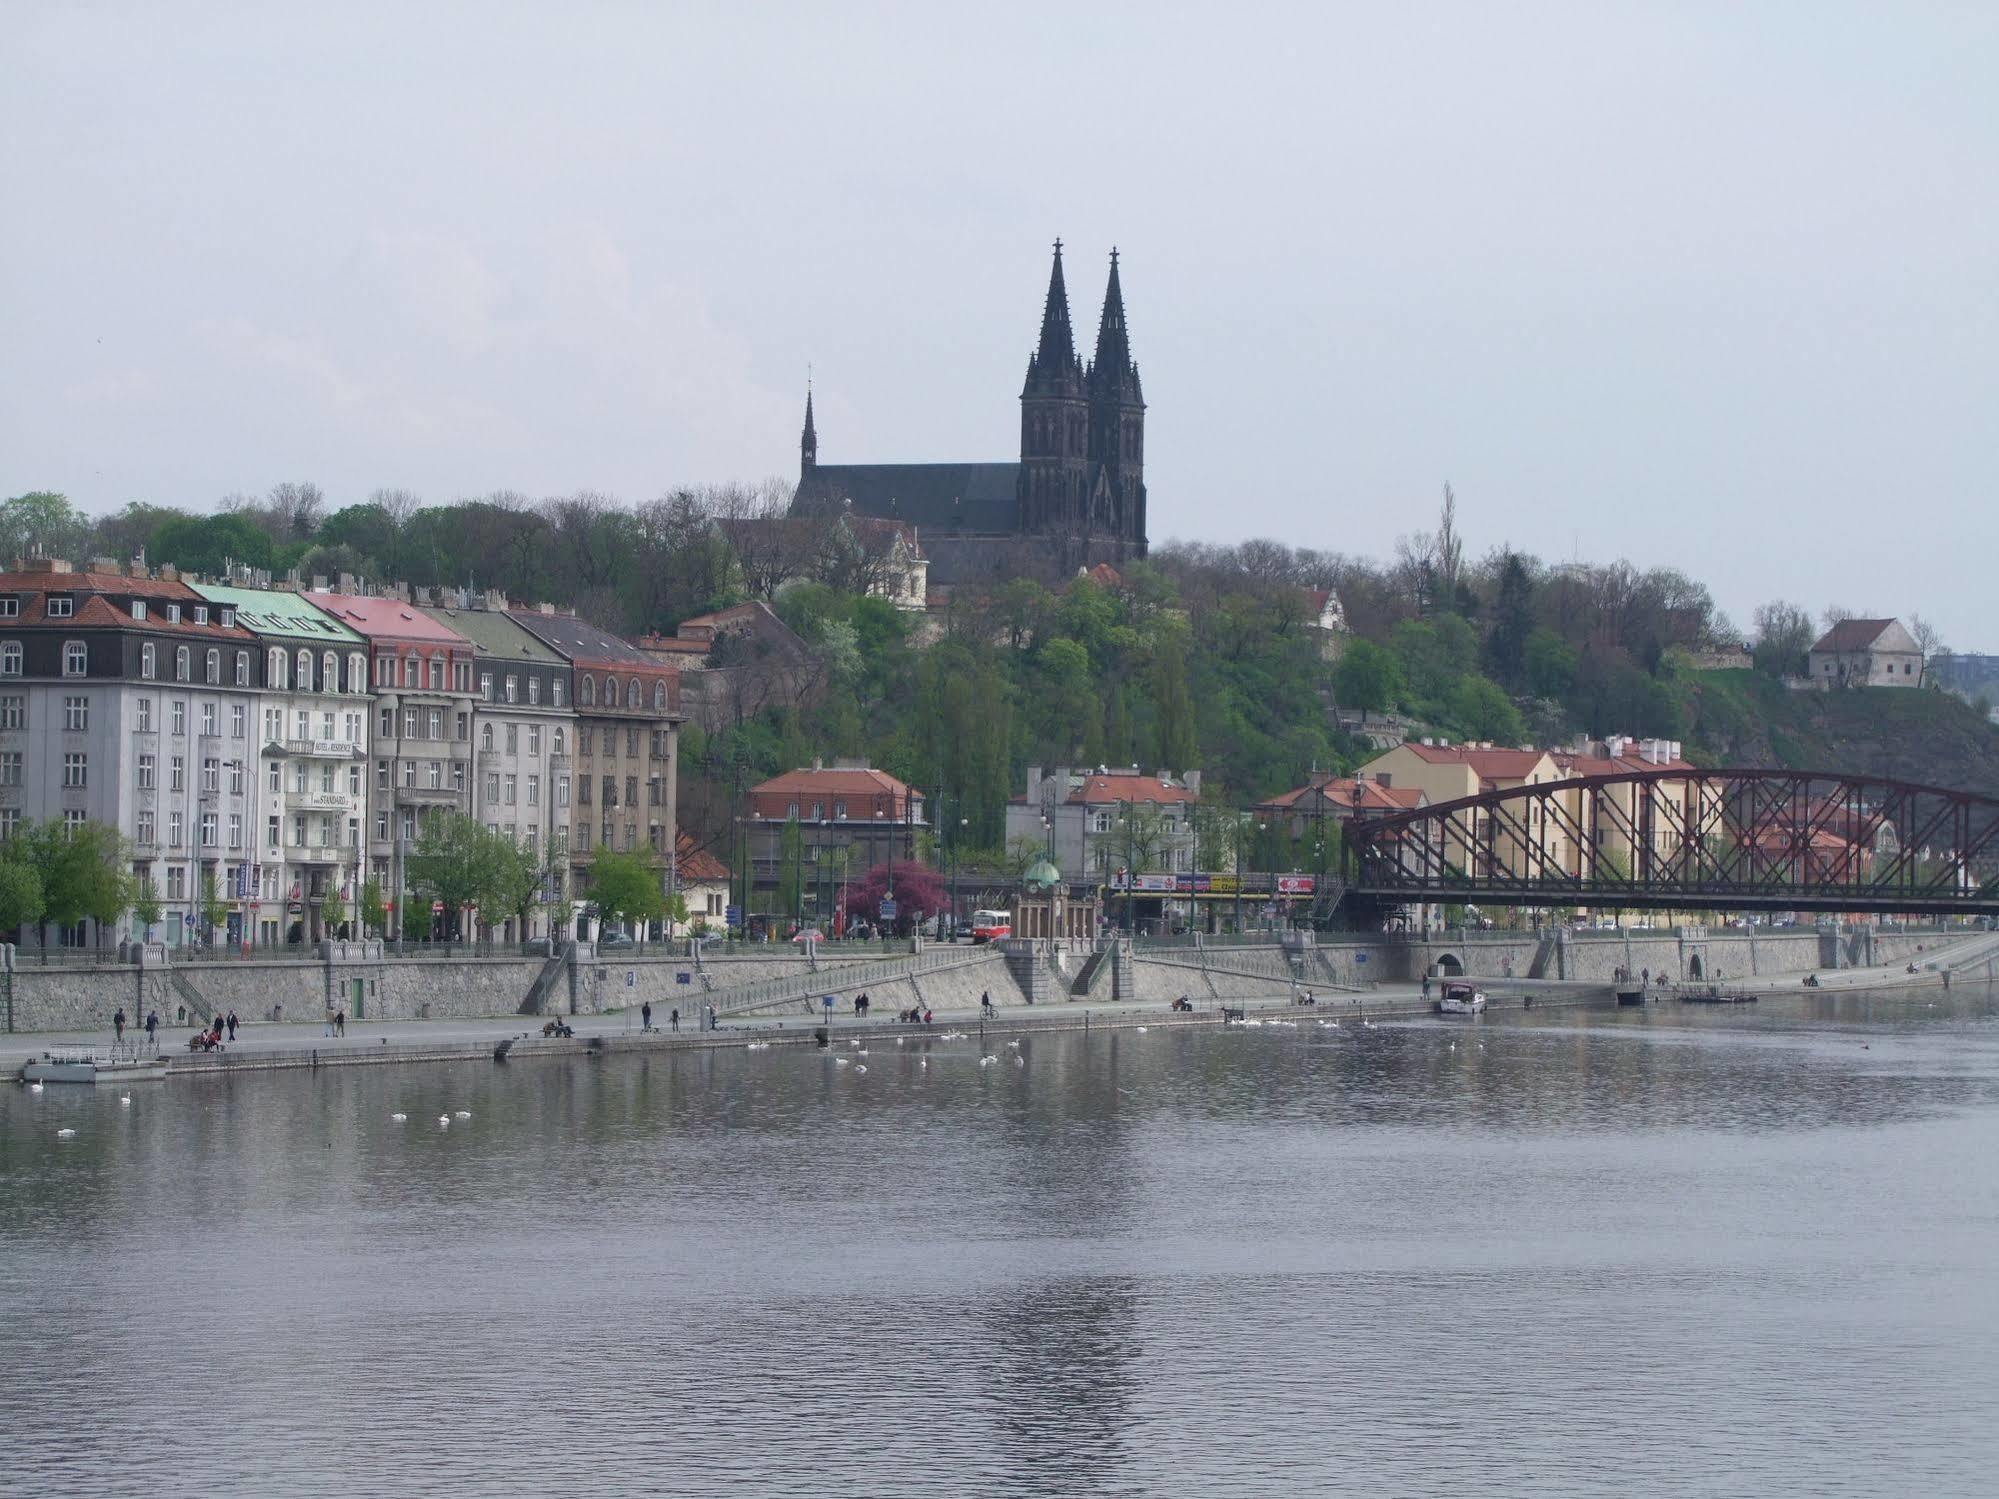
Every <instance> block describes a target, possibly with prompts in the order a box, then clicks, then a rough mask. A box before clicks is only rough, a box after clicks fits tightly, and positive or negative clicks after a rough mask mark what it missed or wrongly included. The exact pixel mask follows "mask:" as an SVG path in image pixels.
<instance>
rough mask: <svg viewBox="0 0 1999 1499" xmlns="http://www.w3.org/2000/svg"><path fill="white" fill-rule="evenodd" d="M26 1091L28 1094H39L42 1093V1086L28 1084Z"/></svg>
mask: <svg viewBox="0 0 1999 1499" xmlns="http://www.w3.org/2000/svg"><path fill="white" fill-rule="evenodd" d="M28 1091H29V1092H30V1093H39V1092H41V1091H42V1085H41V1084H40V1083H29V1084H28Z"/></svg>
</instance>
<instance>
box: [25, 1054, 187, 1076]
mask: <svg viewBox="0 0 1999 1499" xmlns="http://www.w3.org/2000/svg"><path fill="white" fill-rule="evenodd" d="M166 1075H167V1059H166V1058H165V1057H162V1056H151V1057H141V1056H108V1057H107V1056H100V1055H99V1054H98V1053H96V1052H93V1051H89V1050H86V1049H81V1048H71V1049H69V1050H67V1051H45V1052H43V1053H42V1054H41V1056H40V1057H39V1058H37V1059H36V1060H34V1061H32V1062H24V1063H23V1064H22V1065H21V1080H22V1081H23V1082H29V1083H156V1082H159V1081H160V1080H161V1079H162V1078H164V1077H165V1076H166Z"/></svg>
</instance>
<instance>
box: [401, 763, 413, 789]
mask: <svg viewBox="0 0 1999 1499" xmlns="http://www.w3.org/2000/svg"><path fill="white" fill-rule="evenodd" d="M403 785H404V786H406V787H411V788H414V787H415V785H416V761H414V760H405V761H403Z"/></svg>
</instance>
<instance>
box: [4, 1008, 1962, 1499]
mask: <svg viewBox="0 0 1999 1499" xmlns="http://www.w3.org/2000/svg"><path fill="white" fill-rule="evenodd" d="M1994 1014H1995V1006H1994V1001H1993V998H1992V996H1991V995H1990V994H1989V993H1976V994H1972V993H1962V992H1960V993H1955V994H1951V995H1948V996H1937V995H1927V996H1924V995H1918V996H1915V997H1913V998H1911V997H1908V996H1874V997H1866V996H1847V995H1839V996H1830V995H1813V996H1795V997H1790V998H1786V999H1784V1000H1782V1001H1779V1002H1773V1003H1765V1004H1763V1005H1759V1006H1756V1007H1753V1008H1751V1007H1744V1008H1743V1009H1739V1010H1719V1011H1702V1012H1692V1011H1688V1010H1686V1009H1675V1008H1668V1007H1654V1008H1652V1009H1649V1010H1646V1011H1643V1012H1609V1011H1593V1012H1580V1011H1561V1012H1557V1011H1542V1012H1536V1013H1534V1014H1531V1015H1528V1016H1524V1017H1507V1018H1506V1019H1504V1020H1501V1019H1492V1020H1488V1021H1486V1022H1483V1023H1479V1024H1476V1025H1469V1024H1468V1025H1462V1026H1457V1027H1451V1026H1447V1025H1444V1024H1440V1023H1428V1022H1426V1023H1421V1024H1409V1025H1385V1026H1381V1027H1378V1028H1376V1029H1373V1030H1369V1031H1362V1030H1360V1029H1358V1028H1355V1027H1351V1026H1343V1027H1342V1028H1340V1029H1339V1030H1337V1031H1334V1030H1332V1029H1330V1028H1327V1027H1321V1026H1319V1025H1317V1024H1316V1023H1314V1021H1313V1020H1311V1019H1307V1020H1306V1021H1304V1022H1302V1023H1301V1024H1300V1025H1299V1026H1298V1027H1297V1028H1296V1029H1286V1028H1283V1027H1264V1028H1260V1029H1257V1030H1243V1031H1232V1032H1230V1033H1228V1034H1217V1033H1215V1032H1212V1031H1201V1032H1193V1031H1175V1030H1169V1029H1164V1028H1155V1029H1154V1030H1152V1031H1151V1032H1150V1033H1149V1034H1146V1035H1143V1036H1141V1035H1138V1034H1136V1033H1134V1032H1129V1031H1126V1032H1117V1033H1111V1034H1108V1035H1105V1034H1097V1035H1091V1036H1088V1037H1085V1036H1080V1035H1070V1036H1032V1037H1028V1038H1025V1039H1024V1040H1023V1042H1022V1045H1021V1047H1020V1055H1021V1058H1022V1062H1023V1065H1020V1066H1014V1065H1013V1064H1012V1062H1011V1053H1010V1052H1009V1051H1008V1050H1007V1049H1006V1048H1005V1047H1004V1040H1005V1036H1004V1035H1003V1034H999V1035H995V1036H992V1037H988V1038H987V1040H986V1043H985V1046H984V1048H982V1047H981V1046H980V1044H979V1041H978V1038H976V1037H973V1038H967V1039H966V1040H963V1041H952V1042H942V1041H939V1040H937V1039H936V1038H934V1037H932V1038H928V1039H926V1040H924V1041H921V1042H916V1041H911V1042H908V1043H906V1044H905V1045H903V1046H900V1047H896V1046H893V1045H887V1046H884V1045H881V1044H879V1043H876V1044H872V1045H870V1047H869V1048H868V1050H869V1051H870V1053H871V1054H870V1055H869V1056H868V1057H867V1058H866V1059H865V1061H866V1064H867V1066H868V1070H867V1072H866V1073H861V1072H860V1071H859V1070H858V1066H857V1065H849V1066H846V1067H840V1066H837V1065H835V1063H834V1061H833V1059H832V1058H830V1057H827V1056H825V1055H822V1054H819V1053H816V1052H808V1051H799V1050H773V1051H770V1052H763V1053H750V1054H739V1053H732V1054H716V1053H689V1054H677V1055H670V1056H660V1055H654V1056H648V1057H643V1058H633V1059H628V1060H621V1061H596V1062H587V1063H586V1062H578V1063H573V1064H571V1063H532V1064H526V1065H517V1066H513V1067H506V1068H501V1067H493V1066H489V1065H452V1066H435V1067H406V1068H382V1069H361V1068H357V1069H346V1070H339V1071H328V1072H323V1073H320V1074H317V1075H311V1074H265V1075H243V1076H237V1077H222V1078H217V1079H213V1080H205V1081H203V1082H200V1083H177V1084H174V1085H171V1086H168V1087H165V1088H159V1089H151V1090H137V1091H135V1096H134V1104H133V1106H131V1107H130V1108H121V1107H120V1106H119V1105H118V1103H117V1100H116V1098H115V1097H104V1098H99V1097H97V1096H95V1095H94V1094H87V1093H84V1092H82V1091H81V1090H71V1091H67V1092H63V1091H59V1090H54V1089H51V1090H49V1091H47V1092H45V1093H43V1094H41V1095H35V1096H32V1097H31V1096H29V1095H27V1094H25V1093H23V1092H20V1091H18V1090H10V1091H8V1092H7V1093H6V1094H4V1095H0V1182H4V1188H5V1190H4V1191H0V1313H4V1315H3V1316H0V1360H4V1366H5V1367H7V1368H8V1369H10V1370H13V1371H29V1372H28V1373H27V1374H26V1376H25V1377H24V1376H22V1375H21V1374H20V1373H18V1372H17V1375H16V1378H14V1379H13V1380H11V1381H9V1383H8V1384H7V1386H6V1387H5V1388H4V1390H0V1430H5V1431H7V1432H8V1433H9V1434H10V1435H9V1437H8V1438H7V1439H6V1444H7V1448H8V1451H7V1454H6V1455H7V1458H8V1464H9V1466H8V1468H7V1470H6V1471H7V1472H8V1475H9V1477H8V1480H7V1481H8V1482H10V1483H20V1484H22V1485H24V1486H25V1487H27V1488H28V1489H30V1490H31V1491H34V1490H39V1491H47V1492H62V1493H93V1492H96V1493H134V1494H136V1493H188V1494H197V1493H198V1494H224V1493H246V1494H248V1493H270V1492H277V1491H283V1492H287V1493H299V1494H350V1493H360V1494H370V1493H380V1494H402V1493H407V1492H409V1491H410V1490H411V1489H412V1488H415V1487H429V1488H437V1489H443V1490H448V1491H455V1492H456V1491H462V1492H480V1493H521V1494H528V1493H544V1492H549V1491H551V1490H562V1491H572V1490H575V1489H577V1488H582V1487H588V1488H593V1489H599V1490H602V1491H605V1492H615V1491H624V1490H630V1489H648V1490H655V1491H666V1492H674V1493H681V1494H705V1493H724V1492H754V1493H759V1494H801V1495H803V1494H814V1495H819V1494H827V1493H849V1492H851V1493H869V1494H883V1495H899V1494H916V1493H935V1492H989V1493H1001V1494H1056V1493H1063V1494H1074V1493H1091V1494H1132V1495H1141V1494H1142V1495H1154V1494H1160V1495H1163V1494H1183V1493H1187V1492H1190V1491H1193V1490H1198V1489H1201V1488H1216V1489H1221V1490H1225V1491H1228V1492H1268V1493H1300V1492H1342V1491H1344V1492H1356V1493H1370V1494H1373V1493H1419V1492H1435V1491H1437V1490H1438V1489H1440V1488H1449V1487H1454V1486H1455V1487H1462V1486H1465V1485H1466V1484H1476V1485H1478V1486H1479V1487H1480V1488H1482V1489H1484V1490H1489V1491H1492V1492H1500V1493H1507V1492H1515V1493H1535V1494H1545V1493H1589V1492H1597V1491H1600V1489H1601V1486H1602V1479H1603V1475H1604V1474H1606V1473H1616V1474H1618V1475H1620V1479H1619V1483H1620V1486H1624V1487H1632V1488H1635V1489H1637V1490H1638V1491H1641V1492H1643V1491H1709V1492H1769V1491H1774V1490H1779V1489H1789V1490H1791V1491H1811V1492H1824V1493H1839V1492H1853V1493H1877V1492H1890V1491H1893V1492H1924V1493H1931V1494H1948V1493H1972V1492H1983V1491H1984V1482H1985V1479H1986V1477H1987V1476H1988V1475H1989V1473H1990V1472H1991V1471H1994V1470H1995V1469H1999V1450H1995V1446H1994V1438H1993V1436H1992V1433H1993V1431H1994V1430H1995V1425H1994V1423H1993V1421H1992V1419H1991V1417H1992V1416H1993V1414H1994V1412H1993V1410H1992V1409H1991V1402H1990V1400H1989V1399H1988V1398H1987V1396H1986V1395H1985V1394H1984V1391H1986V1390H1988V1389H1989V1388H1990V1387H1991V1384H1992V1382H1993V1378H1994V1376H1995V1374H1999V1368H1995V1359H1994V1354H1993V1350H1994V1348H1995V1347H1999V1336H1995V1333H1999V1307H1996V1306H1995V1295H1994V1291H1993V1290H1992V1289H1991V1286H1990V1281H1989V1276H1988V1273H1987V1267H1988V1266H1989V1263H1990V1260H1991V1257H1992V1253H1993V1251H1994V1249H1995V1248H1999V1242H1995V1224H1999V1185H1995V1184H1994V1180H1993V1177H1992V1174H1991V1172H1990V1170H1989V1167H1988V1165H1987V1162H1988V1161H1989V1159H1990V1154H1991V1152H1992V1150H1993V1149H1994V1148H1995V1147H1999V1107H1995V1105H1999V1096H1995V1087H1999V1023H1995V1019H1994ZM982 1049H984V1050H992V1051H995V1052H997V1053H999V1054H1001V1055H1003V1056H1006V1057H1007V1058H1008V1060H1006V1061H1005V1062H1004V1063H1002V1064H1001V1065H997V1066H993V1067H985V1068H981V1067H979V1066H978V1065H977V1058H978V1056H979V1055H980V1054H981V1051H982ZM857 1060H858V1059H856V1058H854V1057H852V1056H851V1055H850V1056H849V1061H850V1063H853V1062H856V1061H857ZM458 1109H466V1110H469V1111H470V1112H471V1113H472V1118H471V1119H470V1120H469V1121H465V1122H463V1123H462V1124H454V1125H453V1126H452V1127H450V1128H448V1129H440V1128H438V1127H437V1125H436V1117H437V1115H438V1114H440V1113H443V1112H447V1111H455V1110H458ZM396 1111H401V1112H404V1113H406V1114H408V1115H409V1119H408V1121H407V1122H406V1123H403V1124H396V1123H394V1122H392V1120H391V1119H390V1115H391V1113H393V1112H396ZM63 1125H68V1126H70V1127H74V1128H75V1129H77V1131H78V1134H77V1136H76V1138H75V1139H74V1140H72V1141H67V1142H58V1141H57V1140H56V1139H55V1133H54V1132H55V1130H56V1128H58V1127H60V1126H63Z"/></svg>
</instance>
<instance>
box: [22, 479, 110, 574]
mask: <svg viewBox="0 0 1999 1499" xmlns="http://www.w3.org/2000/svg"><path fill="white" fill-rule="evenodd" d="M89 538H90V520H89V517H87V516H85V515H84V514H83V513H82V512H81V511H80V510H78V509H77V508H76V507H75V506H74V505H72V504H70V502H69V498H68V496H66V495H61V494H57V493H56V492H55V491H54V490H48V489H37V490H31V491H29V492H28V493H27V494H17V495H15V496H14V497H13V498H12V499H10V500H0V558H5V559H6V561H7V564H8V565H9V566H11V565H12V564H13V561H14V559H15V558H17V557H38V556H39V557H66V558H69V559H71V560H78V559H81V558H82V557H83V554H84V547H85V544H86V543H87V542H88V541H89Z"/></svg>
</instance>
